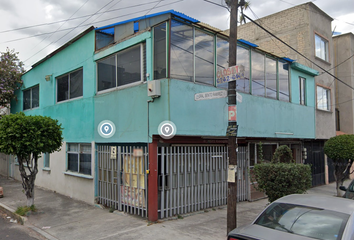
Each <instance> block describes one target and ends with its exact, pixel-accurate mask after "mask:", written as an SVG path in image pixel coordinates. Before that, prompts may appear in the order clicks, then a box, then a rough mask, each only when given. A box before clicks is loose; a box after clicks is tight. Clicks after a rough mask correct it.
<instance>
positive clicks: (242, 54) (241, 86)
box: [236, 46, 250, 93]
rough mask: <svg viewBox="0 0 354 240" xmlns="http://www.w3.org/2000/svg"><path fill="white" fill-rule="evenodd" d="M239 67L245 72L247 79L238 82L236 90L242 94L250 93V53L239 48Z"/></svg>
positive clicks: (245, 49)
mask: <svg viewBox="0 0 354 240" xmlns="http://www.w3.org/2000/svg"><path fill="white" fill-rule="evenodd" d="M237 65H239V66H240V67H243V68H244V70H245V78H244V79H240V80H237V81H236V89H237V91H240V92H245V93H249V92H250V51H249V50H248V49H247V48H243V47H240V46H237Z"/></svg>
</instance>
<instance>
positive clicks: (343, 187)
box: [339, 186, 347, 191]
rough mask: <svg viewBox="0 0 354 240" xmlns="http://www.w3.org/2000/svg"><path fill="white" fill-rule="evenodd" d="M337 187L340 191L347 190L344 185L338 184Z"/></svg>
mask: <svg viewBox="0 0 354 240" xmlns="http://www.w3.org/2000/svg"><path fill="white" fill-rule="evenodd" d="M339 189H340V190H342V191H347V188H346V187H345V186H340V187H339Z"/></svg>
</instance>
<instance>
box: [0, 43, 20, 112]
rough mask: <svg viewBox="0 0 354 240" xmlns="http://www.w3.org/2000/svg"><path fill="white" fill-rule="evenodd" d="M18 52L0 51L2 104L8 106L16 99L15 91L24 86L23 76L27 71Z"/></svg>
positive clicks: (0, 92) (0, 100)
mask: <svg viewBox="0 0 354 240" xmlns="http://www.w3.org/2000/svg"><path fill="white" fill-rule="evenodd" d="M17 55H18V52H15V50H10V49H8V48H7V49H6V52H1V53H0V106H2V107H8V105H9V104H10V102H11V100H12V99H16V95H15V91H16V90H17V89H20V87H21V86H22V80H21V76H22V74H23V73H24V72H25V70H24V68H23V63H22V62H21V61H20V60H19V58H18V57H17Z"/></svg>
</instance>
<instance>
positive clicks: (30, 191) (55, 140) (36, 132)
mask: <svg viewBox="0 0 354 240" xmlns="http://www.w3.org/2000/svg"><path fill="white" fill-rule="evenodd" d="M62 140H63V138H62V128H61V124H58V120H54V119H52V118H50V117H43V116H26V115H25V114H24V113H22V112H20V113H16V114H11V115H6V116H4V117H3V118H2V119H0V152H3V153H5V154H12V155H16V156H17V159H18V163H19V170H20V173H21V178H22V186H23V188H24V190H25V194H26V197H27V206H28V207H30V206H32V205H33V204H34V181H35V179H36V174H37V172H38V158H39V156H40V154H41V153H52V152H54V151H59V150H60V147H61V144H62Z"/></svg>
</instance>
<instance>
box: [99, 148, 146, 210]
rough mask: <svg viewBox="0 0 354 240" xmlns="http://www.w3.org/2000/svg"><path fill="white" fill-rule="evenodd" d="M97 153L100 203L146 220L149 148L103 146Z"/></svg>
mask: <svg viewBox="0 0 354 240" xmlns="http://www.w3.org/2000/svg"><path fill="white" fill-rule="evenodd" d="M97 152H98V156H97V157H98V201H99V203H100V204H102V205H105V206H107V207H110V208H113V209H117V210H119V211H124V212H127V213H130V214H137V215H141V216H142V217H146V216H147V176H146V169H147V149H146V147H139V146H102V145H99V146H98V147H97Z"/></svg>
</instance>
